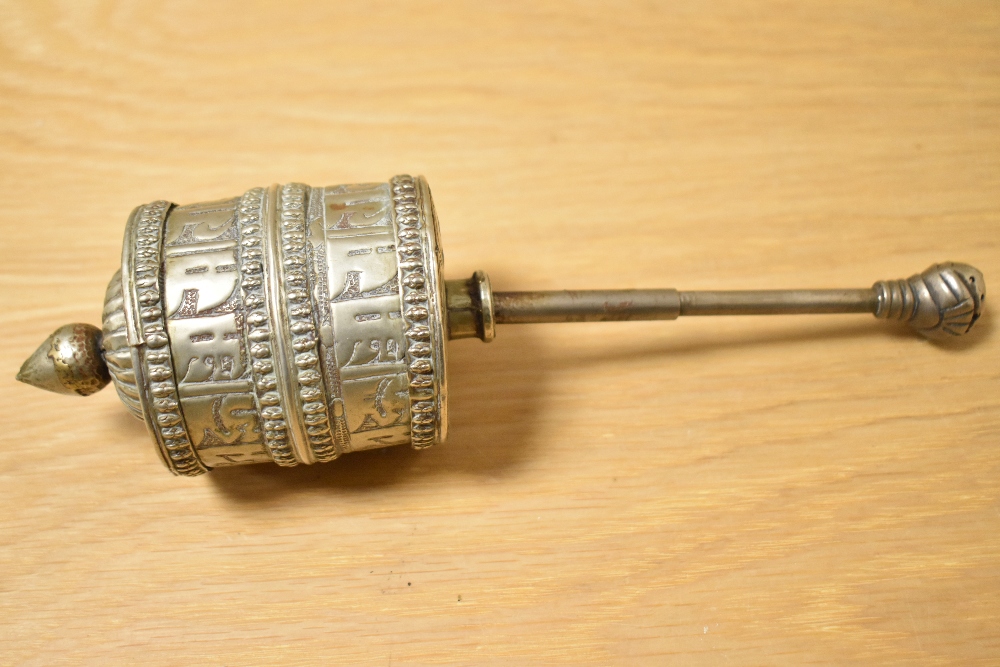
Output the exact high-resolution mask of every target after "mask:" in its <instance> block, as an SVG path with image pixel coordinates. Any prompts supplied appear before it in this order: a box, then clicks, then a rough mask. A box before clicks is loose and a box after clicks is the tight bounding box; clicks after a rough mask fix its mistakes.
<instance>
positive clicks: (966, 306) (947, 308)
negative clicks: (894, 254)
mask: <svg viewBox="0 0 1000 667" xmlns="http://www.w3.org/2000/svg"><path fill="white" fill-rule="evenodd" d="M872 289H873V290H874V291H875V293H876V296H877V298H878V305H877V308H876V310H875V317H879V318H882V319H893V320H899V321H901V322H906V323H908V324H909V325H910V326H911V327H913V328H914V329H915V330H916V331H918V332H920V333H921V334H923V335H924V336H926V337H927V338H937V339H940V338H948V337H949V336H961V335H962V334H964V333H967V332H968V331H969V329H971V328H972V326H973V325H974V324H975V323H976V320H978V319H979V316H980V315H981V314H982V312H983V300H984V299H985V298H986V283H985V281H984V280H983V274H982V273H981V272H980V271H979V269H976V268H975V267H972V266H969V265H968V264H959V263H956V262H944V263H943V264H935V265H933V266H931V267H929V268H927V269H926V270H925V271H924V272H923V273H918V274H916V275H913V276H910V277H909V278H907V279H905V280H880V281H879V282H877V283H875V284H874V285H873V286H872Z"/></svg>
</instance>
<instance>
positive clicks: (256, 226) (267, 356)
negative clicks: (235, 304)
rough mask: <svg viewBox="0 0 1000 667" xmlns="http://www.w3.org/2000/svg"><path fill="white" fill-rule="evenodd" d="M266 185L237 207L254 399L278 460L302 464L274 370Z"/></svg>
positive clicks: (266, 438)
mask: <svg viewBox="0 0 1000 667" xmlns="http://www.w3.org/2000/svg"><path fill="white" fill-rule="evenodd" d="M266 195H267V193H266V190H264V188H253V189H251V190H248V191H247V192H246V193H245V194H244V195H243V197H242V198H241V199H240V204H239V208H238V209H237V224H238V225H239V239H240V250H239V255H238V261H237V263H238V267H239V272H240V289H241V290H242V292H243V306H244V308H245V309H246V326H245V334H246V337H247V349H248V350H249V352H250V357H251V359H252V362H251V365H250V368H251V373H252V377H253V386H254V403H255V407H256V408H257V412H258V414H260V418H261V424H262V425H263V428H264V443H265V445H266V446H267V450H268V453H269V454H270V455H271V458H272V459H273V460H274V462H275V463H277V464H278V465H282V466H294V465H297V464H298V461H297V460H296V459H295V455H294V454H293V452H292V448H291V446H290V445H289V442H288V424H287V419H286V417H285V411H284V410H283V409H282V405H281V396H280V394H279V393H278V390H277V389H278V381H277V378H276V377H275V374H274V351H273V349H272V347H271V336H272V335H273V333H272V332H273V329H272V325H271V321H270V320H271V318H270V315H269V314H268V308H267V294H266V293H265V291H264V251H263V231H262V227H263V222H262V216H263V208H264V197H265V196H266Z"/></svg>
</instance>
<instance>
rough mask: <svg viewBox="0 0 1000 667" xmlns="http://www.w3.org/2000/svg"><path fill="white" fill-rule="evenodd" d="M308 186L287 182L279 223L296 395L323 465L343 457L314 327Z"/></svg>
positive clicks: (280, 206)
mask: <svg viewBox="0 0 1000 667" xmlns="http://www.w3.org/2000/svg"><path fill="white" fill-rule="evenodd" d="M308 192H309V186H307V185H303V184H301V183H287V184H285V185H283V186H282V188H281V193H280V195H279V200H280V202H279V204H280V205H279V211H280V213H279V224H280V225H281V257H282V261H281V267H280V268H281V271H283V277H284V280H283V281H282V282H283V283H284V284H286V285H287V288H286V289H285V290H284V297H285V314H286V316H287V323H288V333H289V336H288V340H290V341H291V349H292V351H293V354H294V366H295V374H296V379H297V381H298V386H297V387H296V389H297V393H296V394H295V395H294V397H292V396H289V397H288V400H290V401H291V400H294V401H298V403H297V405H296V407H297V408H298V410H299V412H300V413H301V414H302V422H303V424H304V425H305V430H306V439H307V440H308V442H309V447H310V448H311V449H312V452H313V454H314V455H315V457H316V460H317V461H319V462H321V463H325V462H327V461H332V460H333V459H335V458H337V457H338V456H339V455H340V452H339V451H338V449H337V446H336V445H335V444H334V442H333V435H332V434H331V433H330V412H329V408H328V406H327V404H326V383H325V382H324V381H323V374H322V373H321V372H320V369H319V355H318V350H317V349H316V347H317V344H318V340H317V338H316V324H315V322H314V321H313V309H312V305H311V300H310V294H311V292H310V289H309V287H310V286H309V278H308V269H309V264H310V262H309V257H308V254H307V252H306V245H307V244H306V199H307V194H308Z"/></svg>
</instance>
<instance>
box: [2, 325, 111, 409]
mask: <svg viewBox="0 0 1000 667" xmlns="http://www.w3.org/2000/svg"><path fill="white" fill-rule="evenodd" d="M17 379H18V380H19V381H21V382H24V383H25V384H30V385H32V386H35V387H38V388H39V389H45V390H46V391H53V392H55V393H57V394H70V395H76V396H90V395H91V394H93V393H96V392H98V391H100V390H101V389H103V388H104V387H105V386H106V385H107V384H108V383H109V382H111V376H110V375H109V374H108V367H107V364H105V363H104V357H103V356H102V355H101V330H100V329H98V328H97V327H95V326H92V325H90V324H67V325H65V326H61V327H59V328H58V329H56V330H55V331H54V332H53V333H52V335H51V336H49V337H48V338H46V339H45V342H44V343H42V344H41V345H39V346H38V349H37V350H35V352H34V353H33V354H32V355H31V356H30V357H28V359H27V361H25V362H24V363H23V364H22V365H21V370H20V371H19V372H18V374H17Z"/></svg>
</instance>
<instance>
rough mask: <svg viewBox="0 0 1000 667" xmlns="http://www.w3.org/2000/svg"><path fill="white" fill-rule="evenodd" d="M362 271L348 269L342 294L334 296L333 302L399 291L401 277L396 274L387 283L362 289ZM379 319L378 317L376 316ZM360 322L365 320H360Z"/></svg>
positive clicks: (387, 294) (370, 297)
mask: <svg viewBox="0 0 1000 667" xmlns="http://www.w3.org/2000/svg"><path fill="white" fill-rule="evenodd" d="M362 273H363V272H362V271H348V272H347V278H346V280H345V281H344V289H342V290H341V291H340V294H339V295H338V296H336V297H334V298H333V300H332V301H331V303H342V302H344V301H353V300H354V299H372V298H375V297H379V296H389V295H392V294H398V293H399V277H398V275H394V276H393V277H392V278H390V279H389V280H387V281H386V282H385V283H383V284H381V285H379V286H378V287H375V288H374V289H370V290H365V291H364V292H362V291H361V274H362ZM375 319H377V318H375ZM358 321H359V322H361V321H363V320H358Z"/></svg>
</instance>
